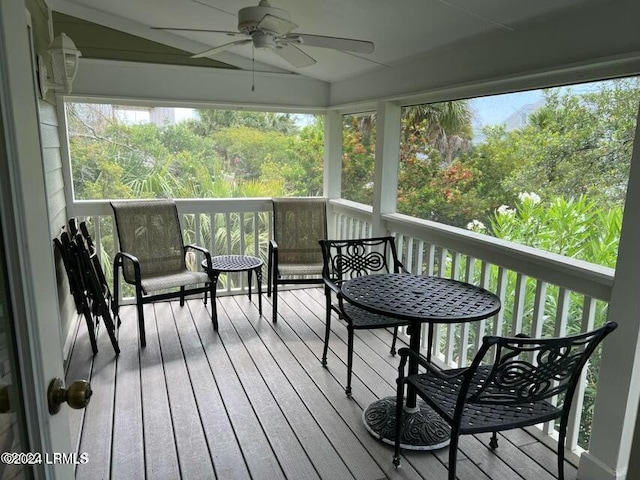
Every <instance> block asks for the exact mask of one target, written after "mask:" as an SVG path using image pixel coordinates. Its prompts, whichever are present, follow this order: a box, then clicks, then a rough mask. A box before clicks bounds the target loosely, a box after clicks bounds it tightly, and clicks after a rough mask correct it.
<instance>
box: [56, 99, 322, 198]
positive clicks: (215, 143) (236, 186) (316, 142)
mask: <svg viewBox="0 0 640 480" xmlns="http://www.w3.org/2000/svg"><path fill="white" fill-rule="evenodd" d="M67 112H68V118H69V121H68V123H69V142H70V147H71V160H72V170H73V179H74V194H75V197H76V198H78V199H90V198H100V199H101V198H158V197H172V198H220V197H243V196H251V197H256V196H257V197H270V196H283V195H287V194H289V195H319V194H321V191H322V158H323V133H324V130H323V124H322V121H321V119H320V117H318V118H317V119H316V121H315V122H312V123H311V124H309V125H307V126H305V127H303V128H300V127H299V126H297V124H296V122H295V120H294V118H293V117H292V116H291V115H289V114H280V113H270V112H267V113H264V112H244V111H223V110H200V111H199V116H200V119H199V120H192V121H188V122H183V123H179V124H177V125H164V126H158V125H155V124H153V123H146V124H134V125H129V124H127V123H126V122H125V121H124V120H123V116H122V114H118V111H117V108H114V107H112V106H105V105H91V104H74V103H70V104H67Z"/></svg>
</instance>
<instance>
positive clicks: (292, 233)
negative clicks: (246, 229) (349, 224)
mask: <svg viewBox="0 0 640 480" xmlns="http://www.w3.org/2000/svg"><path fill="white" fill-rule="evenodd" d="M325 238H327V210H326V201H325V199H324V198H318V197H289V198H274V199H273V239H272V240H271V241H270V242H269V260H268V263H267V296H268V297H270V296H271V292H272V291H273V303H272V307H273V317H272V320H273V321H274V322H275V321H277V320H278V285H285V284H321V283H322V253H321V252H320V247H319V246H318V240H321V239H325Z"/></svg>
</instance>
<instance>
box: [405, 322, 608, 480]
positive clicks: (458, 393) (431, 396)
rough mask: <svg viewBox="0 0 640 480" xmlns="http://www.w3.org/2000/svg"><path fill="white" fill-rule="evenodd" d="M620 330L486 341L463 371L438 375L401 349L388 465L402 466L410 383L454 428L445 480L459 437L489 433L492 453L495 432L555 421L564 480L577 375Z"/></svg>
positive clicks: (452, 469) (453, 462) (452, 468)
mask: <svg viewBox="0 0 640 480" xmlns="http://www.w3.org/2000/svg"><path fill="white" fill-rule="evenodd" d="M617 326H618V325H617V324H616V323H615V322H607V323H606V324H605V325H604V326H602V327H601V328H599V329H597V330H594V331H592V332H588V333H583V334H580V335H574V336H569V337H564V338H529V337H527V336H525V335H519V336H516V337H515V338H505V337H494V336H486V337H484V339H483V342H482V346H481V347H480V349H479V350H478V353H477V354H476V356H475V358H474V360H473V362H472V363H471V365H470V366H469V367H468V368H457V369H452V370H443V371H440V370H438V369H436V368H435V367H434V366H433V364H432V363H430V362H427V361H426V359H425V358H424V357H422V356H420V355H418V354H417V353H415V352H413V351H411V350H409V349H407V348H402V349H400V366H399V368H398V372H399V377H398V397H397V402H398V404H397V417H396V418H397V423H396V425H397V427H396V441H395V455H394V457H393V463H394V464H395V465H396V467H398V466H399V465H400V426H401V425H402V421H403V419H402V411H403V397H404V386H405V385H410V386H411V387H413V388H415V390H416V392H417V394H418V396H419V397H420V398H422V399H424V401H425V402H427V403H428V404H429V405H430V406H431V407H432V408H433V409H434V410H435V411H436V412H437V413H438V414H439V415H440V416H441V417H442V418H444V419H445V420H446V421H447V423H449V425H450V426H451V443H450V445H449V480H455V478H456V455H457V450H458V437H459V436H460V435H464V434H473V433H481V432H492V433H493V435H492V438H491V442H490V444H489V445H490V447H491V448H497V446H498V439H497V434H496V432H499V431H502V430H509V429H512V428H520V427H525V426H529V425H535V424H538V423H544V422H548V421H551V420H555V419H557V418H560V430H559V437H558V478H559V479H560V480H562V479H563V478H564V442H565V437H566V431H567V421H568V418H569V410H570V408H571V401H572V399H573V394H574V392H575V389H576V386H577V385H578V382H579V381H580V373H581V371H582V368H583V367H584V366H585V364H586V363H587V360H588V359H589V356H590V355H591V354H592V353H593V351H594V350H595V348H596V347H597V346H598V344H599V343H600V342H601V341H602V340H603V339H604V338H605V337H606V336H607V335H609V334H610V333H611V332H612V331H613V330H615V329H616V328H617ZM409 357H412V358H414V359H416V360H417V361H418V362H419V364H420V365H421V366H423V367H425V368H426V369H427V371H426V373H419V374H415V375H409V376H407V377H405V376H404V368H405V364H406V362H407V358H409ZM487 361H488V362H489V363H485V362H487ZM553 399H555V400H556V401H553Z"/></svg>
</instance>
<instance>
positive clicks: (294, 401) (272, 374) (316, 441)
mask: <svg viewBox="0 0 640 480" xmlns="http://www.w3.org/2000/svg"><path fill="white" fill-rule="evenodd" d="M239 303H240V304H243V305H242V307H244V308H243V309H241V308H239V307H240V305H239ZM246 305H248V299H247V298H246V297H239V296H236V297H227V298H225V299H224V308H225V309H226V310H227V313H228V315H229V318H230V319H231V321H232V322H233V325H234V327H235V329H236V332H237V333H238V335H239V336H240V337H241V338H242V340H243V342H244V345H245V347H246V348H247V352H248V353H249V355H251V358H252V359H253V361H254V363H255V365H256V366H257V367H258V368H259V370H260V372H261V374H262V377H263V379H264V381H265V383H266V384H267V386H268V388H269V390H270V391H271V393H272V395H273V397H274V399H275V401H276V402H277V404H278V406H279V407H280V409H281V410H282V412H283V414H284V415H285V417H286V419H287V422H288V423H289V424H290V425H291V428H292V429H293V431H294V433H295V435H296V438H297V439H298V441H299V442H300V444H301V445H302V446H303V448H304V451H305V453H306V455H307V456H308V457H309V459H310V460H311V462H312V464H313V466H314V468H315V469H316V470H317V472H318V474H319V475H320V477H321V478H343V479H349V478H353V475H352V474H351V473H350V472H349V470H348V468H347V466H346V465H345V463H344V462H343V460H342V459H341V458H340V456H339V455H338V453H337V452H336V450H335V447H334V445H332V443H331V441H330V438H328V435H326V434H325V432H323V430H322V428H321V427H320V425H319V423H318V422H317V421H316V419H315V418H314V417H313V415H312V414H311V412H310V410H309V408H310V406H311V405H308V404H307V402H305V401H304V400H303V399H302V398H301V397H300V395H299V394H298V392H297V390H296V388H295V387H294V385H293V384H292V383H291V381H290V378H289V377H287V375H286V374H285V372H284V371H283V370H284V369H285V368H286V365H285V364H284V363H283V362H277V361H276V359H275V358H274V355H275V351H276V350H277V349H278V348H280V347H281V346H282V342H281V341H280V340H279V339H278V337H277V335H276V333H275V332H274V331H273V330H271V329H269V330H266V331H265V329H263V334H262V335H260V334H257V332H256V330H255V328H254V325H258V324H260V323H262V324H264V323H266V322H261V321H260V320H261V319H260V318H258V312H254V311H252V310H250V309H249V308H247V306H246ZM243 310H244V312H247V314H249V316H248V317H247V316H246V315H245V314H243ZM251 314H253V315H251ZM258 326H259V325H258ZM291 361H292V362H295V359H291ZM302 375H304V372H298V374H297V375H296V376H295V377H293V380H294V381H296V383H297V382H298V381H299V379H300V378H301V376H302ZM317 400H318V398H317V397H315V398H313V399H311V398H309V399H308V401H310V403H316V402H317Z"/></svg>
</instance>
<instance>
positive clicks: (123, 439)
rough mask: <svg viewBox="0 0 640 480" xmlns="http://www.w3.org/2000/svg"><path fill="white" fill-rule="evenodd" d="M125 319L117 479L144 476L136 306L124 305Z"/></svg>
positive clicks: (116, 436)
mask: <svg viewBox="0 0 640 480" xmlns="http://www.w3.org/2000/svg"><path fill="white" fill-rule="evenodd" d="M120 311H121V313H122V316H121V318H124V319H125V321H123V322H122V323H121V325H120V327H119V329H118V344H119V345H120V355H119V357H118V360H117V367H116V379H115V382H116V395H115V407H114V408H115V411H114V415H113V448H112V452H113V461H112V462H111V463H112V465H111V471H112V477H113V478H127V477H129V478H144V472H145V465H144V432H143V427H142V395H141V392H142V390H141V388H140V357H139V355H138V343H139V342H138V325H137V320H136V318H137V317H136V309H135V307H134V306H133V305H128V306H124V307H121V310H120Z"/></svg>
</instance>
